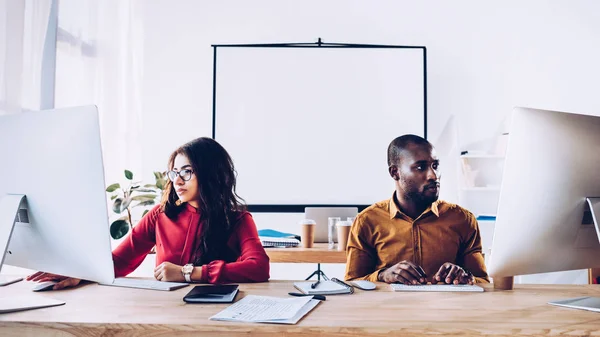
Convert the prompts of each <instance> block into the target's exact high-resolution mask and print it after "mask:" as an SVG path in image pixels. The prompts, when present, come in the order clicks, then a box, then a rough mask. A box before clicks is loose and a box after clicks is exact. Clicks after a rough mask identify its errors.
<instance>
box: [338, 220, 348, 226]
mask: <svg viewBox="0 0 600 337" xmlns="http://www.w3.org/2000/svg"><path fill="white" fill-rule="evenodd" d="M336 225H337V226H352V222H350V221H345V220H342V221H338V222H337V223H336Z"/></svg>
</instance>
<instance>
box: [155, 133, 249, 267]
mask: <svg viewBox="0 0 600 337" xmlns="http://www.w3.org/2000/svg"><path fill="white" fill-rule="evenodd" d="M177 155H183V156H185V157H186V158H187V159H188V160H189V162H190V165H191V166H192V170H193V172H194V175H196V180H197V181H198V190H199V191H200V193H199V194H200V200H198V205H199V212H200V222H201V223H203V226H202V231H201V232H200V237H199V238H198V240H197V241H196V242H199V245H198V247H197V251H196V252H194V254H193V256H196V257H197V258H196V261H193V263H194V264H195V265H203V264H207V263H209V262H211V261H214V260H228V255H229V254H230V252H228V249H227V241H228V239H229V237H230V235H231V233H232V232H233V230H234V225H235V223H236V219H237V217H239V215H240V212H243V211H245V210H246V205H245V203H244V200H243V199H242V198H240V196H239V195H237V192H236V176H237V172H236V171H235V167H234V165H233V161H232V160H231V157H230V156H229V154H228V153H227V151H226V150H225V149H224V148H223V147H222V146H221V145H220V144H219V143H217V142H216V141H215V140H213V139H211V138H206V137H202V138H197V139H194V140H192V141H191V142H189V143H186V144H184V145H182V146H181V147H179V148H178V149H177V150H175V151H174V152H173V153H172V154H171V156H170V157H169V164H168V165H169V166H168V167H169V170H172V169H173V165H174V162H175V157H177ZM178 201H179V198H178V197H177V193H175V188H174V186H173V183H172V182H171V181H170V180H168V179H167V184H166V185H165V190H164V193H163V196H162V200H161V210H162V211H163V212H164V213H165V214H166V215H167V217H169V218H170V219H173V220H174V219H176V217H177V215H178V214H179V213H180V212H181V211H182V210H183V208H184V207H185V206H184V205H180V203H179V202H178Z"/></svg>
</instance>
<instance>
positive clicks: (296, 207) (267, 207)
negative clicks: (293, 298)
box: [211, 38, 427, 213]
mask: <svg viewBox="0 0 600 337" xmlns="http://www.w3.org/2000/svg"><path fill="white" fill-rule="evenodd" d="M211 46H212V48H213V96H212V138H213V139H215V140H217V139H216V125H217V106H216V104H217V55H218V52H217V51H218V48H347V49H363V48H372V49H420V50H421V51H422V53H423V128H424V130H423V138H425V139H427V48H426V47H425V46H408V45H379V44H348V43H330V42H328V43H325V42H323V41H322V40H321V38H318V40H317V42H309V43H263V44H213V45H211ZM369 206H370V205H364V204H251V205H248V211H250V212H254V213H304V208H305V207H357V208H358V211H359V212H361V211H362V210H364V209H365V208H367V207H369Z"/></svg>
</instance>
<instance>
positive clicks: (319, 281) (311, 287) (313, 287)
mask: <svg viewBox="0 0 600 337" xmlns="http://www.w3.org/2000/svg"><path fill="white" fill-rule="evenodd" d="M319 283H321V280H317V282H315V283H313V284H311V285H310V289H315V288H316V287H317V286H318V285H319Z"/></svg>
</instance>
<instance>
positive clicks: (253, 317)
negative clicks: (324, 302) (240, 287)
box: [210, 295, 320, 324]
mask: <svg viewBox="0 0 600 337" xmlns="http://www.w3.org/2000/svg"><path fill="white" fill-rule="evenodd" d="M319 302H320V301H318V300H315V299H313V298H312V297H310V296H306V297H297V298H296V297H294V298H281V297H271V296H257V295H248V296H246V297H244V298H243V299H241V300H239V301H238V302H236V303H235V304H233V305H231V306H229V307H227V308H226V309H225V310H223V311H221V312H219V313H218V314H216V315H214V316H212V317H211V318H210V319H211V320H215V321H233V322H249V323H281V324H296V323H298V321H299V320H300V319H301V318H302V317H304V315H306V314H307V313H308V312H309V311H311V310H312V309H313V308H314V307H316V306H317V304H319Z"/></svg>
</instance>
